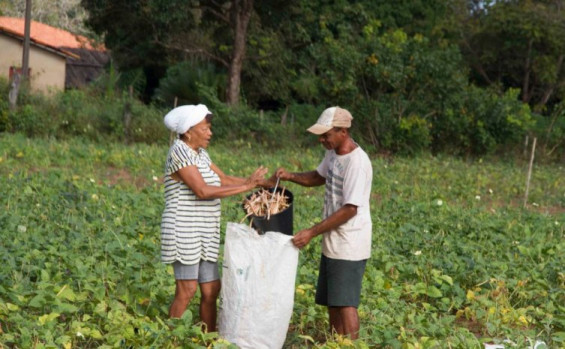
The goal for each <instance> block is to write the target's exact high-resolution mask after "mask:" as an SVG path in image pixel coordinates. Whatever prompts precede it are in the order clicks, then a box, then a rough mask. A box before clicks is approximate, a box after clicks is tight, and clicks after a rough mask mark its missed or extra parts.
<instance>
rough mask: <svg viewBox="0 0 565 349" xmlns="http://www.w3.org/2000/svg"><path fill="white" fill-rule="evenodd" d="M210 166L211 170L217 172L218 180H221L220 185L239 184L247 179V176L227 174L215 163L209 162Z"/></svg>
mask: <svg viewBox="0 0 565 349" xmlns="http://www.w3.org/2000/svg"><path fill="white" fill-rule="evenodd" d="M210 168H211V169H212V171H214V172H216V174H218V177H220V181H221V182H222V185H240V184H244V183H245V181H246V180H247V178H242V177H236V176H230V175H227V174H225V173H224V172H223V171H222V170H220V168H219V167H218V166H216V165H215V164H210Z"/></svg>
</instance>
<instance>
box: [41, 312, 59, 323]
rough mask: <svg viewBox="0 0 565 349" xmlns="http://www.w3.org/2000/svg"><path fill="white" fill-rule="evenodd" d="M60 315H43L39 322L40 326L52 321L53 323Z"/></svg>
mask: <svg viewBox="0 0 565 349" xmlns="http://www.w3.org/2000/svg"><path fill="white" fill-rule="evenodd" d="M59 315H61V314H59V313H49V314H45V315H41V316H40V317H39V318H38V319H37V320H38V321H39V324H40V325H41V326H43V325H45V324H47V323H50V322H51V321H53V320H54V319H56V318H58V317H59Z"/></svg>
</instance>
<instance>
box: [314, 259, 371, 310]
mask: <svg viewBox="0 0 565 349" xmlns="http://www.w3.org/2000/svg"><path fill="white" fill-rule="evenodd" d="M366 264H367V260H366V259H364V260H361V261H347V260H342V259H332V258H328V257H326V256H324V255H322V259H321V261H320V273H319V275H318V287H316V304H319V305H325V306H328V307H355V308H357V307H358V306H359V298H360V297H361V282H362V280H363V273H364V272H365V265H366Z"/></svg>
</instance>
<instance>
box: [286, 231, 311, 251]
mask: <svg viewBox="0 0 565 349" xmlns="http://www.w3.org/2000/svg"><path fill="white" fill-rule="evenodd" d="M314 236H315V234H314V231H313V230H312V229H304V230H301V231H299V232H298V233H296V235H295V236H294V237H293V238H292V243H293V244H294V246H296V247H298V248H303V247H304V246H306V245H308V243H309V242H310V240H312V238H313V237H314Z"/></svg>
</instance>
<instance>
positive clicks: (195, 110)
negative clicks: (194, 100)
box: [163, 104, 212, 134]
mask: <svg viewBox="0 0 565 349" xmlns="http://www.w3.org/2000/svg"><path fill="white" fill-rule="evenodd" d="M208 114H212V113H211V112H210V111H209V110H208V107H206V106H205V105H204V104H198V105H192V104H191V105H181V106H180V107H176V108H175V109H173V110H171V111H170V112H168V113H167V115H165V118H164V120H163V121H164V122H165V126H167V128H168V129H169V130H171V131H173V132H176V133H178V134H183V133H185V132H186V131H188V130H189V129H190V128H191V127H192V126H194V125H196V124H198V123H199V122H200V121H202V120H204V118H205V117H206V115H208Z"/></svg>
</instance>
